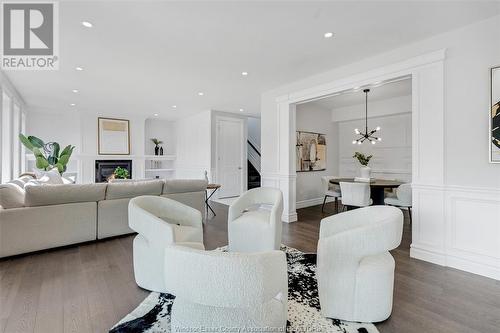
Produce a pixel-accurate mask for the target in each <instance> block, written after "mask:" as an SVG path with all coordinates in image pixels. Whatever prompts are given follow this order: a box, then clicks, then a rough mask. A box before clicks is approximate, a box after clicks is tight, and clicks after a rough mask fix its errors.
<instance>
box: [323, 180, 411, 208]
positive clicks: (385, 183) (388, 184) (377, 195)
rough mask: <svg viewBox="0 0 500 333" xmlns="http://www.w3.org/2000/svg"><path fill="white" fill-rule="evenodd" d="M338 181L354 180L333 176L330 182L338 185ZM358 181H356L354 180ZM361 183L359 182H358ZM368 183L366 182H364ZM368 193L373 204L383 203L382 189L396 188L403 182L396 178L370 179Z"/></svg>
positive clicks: (352, 181) (351, 181)
mask: <svg viewBox="0 0 500 333" xmlns="http://www.w3.org/2000/svg"><path fill="white" fill-rule="evenodd" d="M340 182H350V183H354V182H356V181H355V180H354V178H335V179H331V180H330V183H332V184H336V185H340ZM356 183H358V182H356ZM359 183H361V182H359ZM366 183H368V182H366ZM369 184H370V193H371V198H372V200H373V204H374V205H383V204H384V189H386V188H396V187H399V185H401V184H403V182H400V181H397V180H388V179H372V180H371V181H370V183H369Z"/></svg>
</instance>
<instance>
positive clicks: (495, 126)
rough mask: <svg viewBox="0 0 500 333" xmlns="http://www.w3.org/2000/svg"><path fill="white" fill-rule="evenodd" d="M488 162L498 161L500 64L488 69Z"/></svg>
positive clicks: (499, 161)
mask: <svg viewBox="0 0 500 333" xmlns="http://www.w3.org/2000/svg"><path fill="white" fill-rule="evenodd" d="M490 88H491V90H490V103H489V130H488V137H489V140H488V142H489V149H488V150H489V162H490V163H500V66H496V67H492V68H491V69H490Z"/></svg>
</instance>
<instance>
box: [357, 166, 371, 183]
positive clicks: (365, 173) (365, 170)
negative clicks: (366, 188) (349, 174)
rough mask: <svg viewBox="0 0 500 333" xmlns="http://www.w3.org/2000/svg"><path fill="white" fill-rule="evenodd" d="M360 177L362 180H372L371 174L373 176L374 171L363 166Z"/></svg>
mask: <svg viewBox="0 0 500 333" xmlns="http://www.w3.org/2000/svg"><path fill="white" fill-rule="evenodd" d="M359 172H360V175H361V177H360V178H362V179H368V180H369V179H370V177H371V174H372V169H371V168H370V167H369V166H362V167H361V168H360V169H359Z"/></svg>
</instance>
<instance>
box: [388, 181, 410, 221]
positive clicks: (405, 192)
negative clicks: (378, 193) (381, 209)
mask: <svg viewBox="0 0 500 333" xmlns="http://www.w3.org/2000/svg"><path fill="white" fill-rule="evenodd" d="M384 203H385V204H386V205H389V206H395V207H399V208H407V209H408V215H409V216H410V223H411V222H412V221H411V207H412V196H411V184H401V185H399V187H398V188H397V189H396V196H395V197H386V198H385V199H384Z"/></svg>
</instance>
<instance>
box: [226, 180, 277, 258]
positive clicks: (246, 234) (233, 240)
mask: <svg viewBox="0 0 500 333" xmlns="http://www.w3.org/2000/svg"><path fill="white" fill-rule="evenodd" d="M259 207H260V208H259ZM282 214H283V195H282V194H281V191H280V190H278V189H275V188H265V187H259V188H254V189H251V190H249V191H247V192H245V193H243V194H242V195H241V196H240V197H239V198H238V199H237V200H236V201H235V202H234V203H233V204H232V205H231V206H230V207H229V213H228V220H227V224H228V239H229V251H231V252H258V251H270V250H279V248H280V245H281V228H282V225H281V223H282V222H281V215H282Z"/></svg>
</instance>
